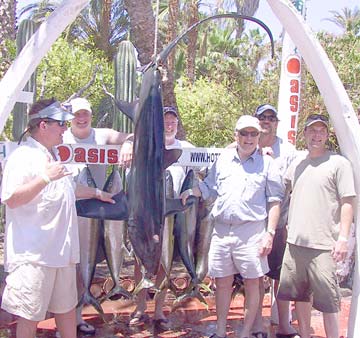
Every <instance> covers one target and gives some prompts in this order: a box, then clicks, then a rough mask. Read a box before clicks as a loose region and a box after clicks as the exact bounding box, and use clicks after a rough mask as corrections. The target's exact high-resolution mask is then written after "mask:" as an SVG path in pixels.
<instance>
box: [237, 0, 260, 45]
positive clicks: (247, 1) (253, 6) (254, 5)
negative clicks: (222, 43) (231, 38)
mask: <svg viewBox="0 0 360 338" xmlns="http://www.w3.org/2000/svg"><path fill="white" fill-rule="evenodd" d="M235 5H236V13H238V14H242V15H248V16H253V15H254V14H255V12H256V11H257V10H258V8H259V0H235ZM244 28H245V24H244V20H241V19H240V20H238V22H237V28H236V38H237V39H240V37H241V35H242V33H243V32H244Z"/></svg>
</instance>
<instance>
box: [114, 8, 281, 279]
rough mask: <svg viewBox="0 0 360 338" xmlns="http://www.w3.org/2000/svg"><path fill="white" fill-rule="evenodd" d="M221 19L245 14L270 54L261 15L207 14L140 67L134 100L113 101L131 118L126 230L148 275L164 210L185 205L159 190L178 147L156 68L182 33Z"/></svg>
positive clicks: (153, 268)
mask: <svg viewBox="0 0 360 338" xmlns="http://www.w3.org/2000/svg"><path fill="white" fill-rule="evenodd" d="M220 18H233V19H245V20H250V21H253V22H255V23H257V24H259V25H260V26H261V27H263V28H264V29H265V30H266V32H267V33H268V35H269V37H270V40H271V46H272V54H273V53H274V45H273V39H272V34H271V32H270V30H269V28H268V27H267V26H266V25H265V24H264V23H263V22H261V21H260V20H258V19H255V18H253V17H249V16H245V15H238V14H232V13H229V14H220V15H215V16H211V17H208V18H206V19H203V20H201V21H199V22H197V23H195V24H193V25H192V26H191V27H190V28H189V29H188V30H187V31H185V32H184V33H182V34H181V35H180V36H179V37H177V38H176V39H174V40H173V41H172V42H171V43H170V44H169V45H168V46H167V47H166V48H165V49H164V50H163V51H162V52H161V53H160V54H159V55H158V56H157V58H156V59H155V61H154V62H151V63H150V64H149V65H147V66H146V67H145V70H144V75H143V80H142V84H141V89H140V95H139V100H138V101H136V102H134V103H133V104H129V103H125V102H120V101H118V100H115V104H116V106H117V107H118V108H119V109H120V110H121V111H122V112H123V113H125V114H126V115H127V116H128V117H130V118H131V119H132V120H133V121H134V122H135V132H134V159H133V162H132V166H131V171H130V179H129V189H128V191H129V220H128V231H129V238H130V241H131V243H132V246H133V249H134V251H135V254H136V256H137V257H138V258H139V260H140V262H141V263H142V265H143V266H144V268H145V270H146V272H147V273H150V274H152V275H154V274H156V273H157V271H158V268H159V264H160V257H161V243H162V237H163V227H164V219H165V215H167V214H170V213H175V212H178V211H181V210H184V207H183V206H182V205H181V203H180V200H179V199H177V200H171V199H167V200H166V198H165V193H164V190H165V188H164V187H165V180H164V170H165V169H166V168H167V167H168V166H170V165H171V164H172V163H174V162H176V161H177V159H178V158H179V157H180V155H181V150H180V149H172V150H166V149H165V143H164V122H163V105H162V102H163V100H162V94H161V75H160V71H159V68H160V66H161V65H162V64H164V62H165V61H166V58H167V57H168V56H169V54H170V52H171V51H172V49H173V48H174V47H175V46H176V45H177V44H178V43H179V41H180V40H181V39H183V38H184V37H185V35H186V34H188V33H189V32H190V31H191V30H193V29H195V28H196V27H197V26H199V25H200V24H202V23H204V22H206V21H209V20H213V19H220ZM189 202H191V201H189Z"/></svg>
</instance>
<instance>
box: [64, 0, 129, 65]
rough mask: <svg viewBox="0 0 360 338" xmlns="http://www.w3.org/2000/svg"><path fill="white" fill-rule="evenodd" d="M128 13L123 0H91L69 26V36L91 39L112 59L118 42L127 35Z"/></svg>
mask: <svg viewBox="0 0 360 338" xmlns="http://www.w3.org/2000/svg"><path fill="white" fill-rule="evenodd" d="M128 29H129V20H128V14H127V12H126V10H125V5H124V1H123V0H91V1H90V4H89V6H88V7H86V8H85V9H84V10H83V11H82V12H81V13H80V16H79V17H78V18H77V19H76V20H75V22H74V23H73V24H72V25H71V27H70V32H69V33H70V34H69V35H70V36H71V37H72V38H78V39H81V40H85V41H93V43H94V45H95V47H97V48H98V49H100V50H103V51H104V52H105V54H106V55H107V57H108V58H109V60H112V58H113V56H114V54H115V52H116V48H117V46H118V44H119V43H120V42H121V41H122V40H124V39H125V38H126V36H127V33H128Z"/></svg>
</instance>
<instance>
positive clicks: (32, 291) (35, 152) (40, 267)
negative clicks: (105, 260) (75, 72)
mask: <svg viewBox="0 0 360 338" xmlns="http://www.w3.org/2000/svg"><path fill="white" fill-rule="evenodd" d="M72 118H73V115H72V114H71V113H69V112H68V111H66V110H65V109H64V108H63V107H62V106H61V105H60V103H59V102H57V101H55V100H54V99H49V100H41V101H38V102H35V103H34V104H33V105H32V106H31V109H30V112H29V122H28V128H27V130H26V132H29V133H30V137H29V138H28V139H27V141H26V143H24V144H21V146H20V147H18V148H17V149H16V150H15V151H14V152H13V153H12V154H11V155H10V156H9V158H8V159H7V162H6V164H5V169H4V175H3V180H2V193H1V200H2V202H3V203H5V204H6V230H5V234H6V236H5V270H6V271H7V272H8V273H9V275H8V277H7V278H6V287H5V290H4V294H3V297H2V304H1V306H2V308H3V309H5V310H6V311H8V312H9V313H12V314H14V315H17V316H19V319H18V322H17V328H16V337H21V338H34V337H35V333H36V328H37V324H38V322H39V321H41V320H44V319H45V316H46V312H47V311H49V312H52V313H54V315H55V321H56V325H57V328H58V330H59V331H60V334H61V337H63V338H75V337H76V325H75V324H76V320H75V318H76V317H75V306H76V304H77V292H76V274H75V265H76V263H78V262H79V236H78V224H77V217H76V209H75V196H76V197H79V198H98V199H101V200H103V201H107V202H111V201H112V199H111V195H110V194H108V193H105V192H98V191H97V190H96V189H94V188H90V187H85V186H79V185H78V186H76V190H75V193H74V184H73V180H72V179H71V177H70V176H69V175H71V173H70V172H69V171H68V170H67V168H66V166H64V165H63V164H61V163H60V161H59V160H58V159H59V156H58V154H57V150H56V148H55V146H56V145H58V144H61V143H62V141H63V134H64V132H65V130H66V128H67V121H69V120H71V119H72Z"/></svg>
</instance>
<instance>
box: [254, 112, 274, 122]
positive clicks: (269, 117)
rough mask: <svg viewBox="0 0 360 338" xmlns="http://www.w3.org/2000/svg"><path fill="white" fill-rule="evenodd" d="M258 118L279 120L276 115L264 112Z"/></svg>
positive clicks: (260, 119) (271, 120) (272, 120)
mask: <svg viewBox="0 0 360 338" xmlns="http://www.w3.org/2000/svg"><path fill="white" fill-rule="evenodd" d="M257 118H258V120H259V121H265V120H268V121H270V122H276V121H277V120H278V119H277V117H276V116H275V115H264V114H261V115H259V116H258V117H257Z"/></svg>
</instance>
